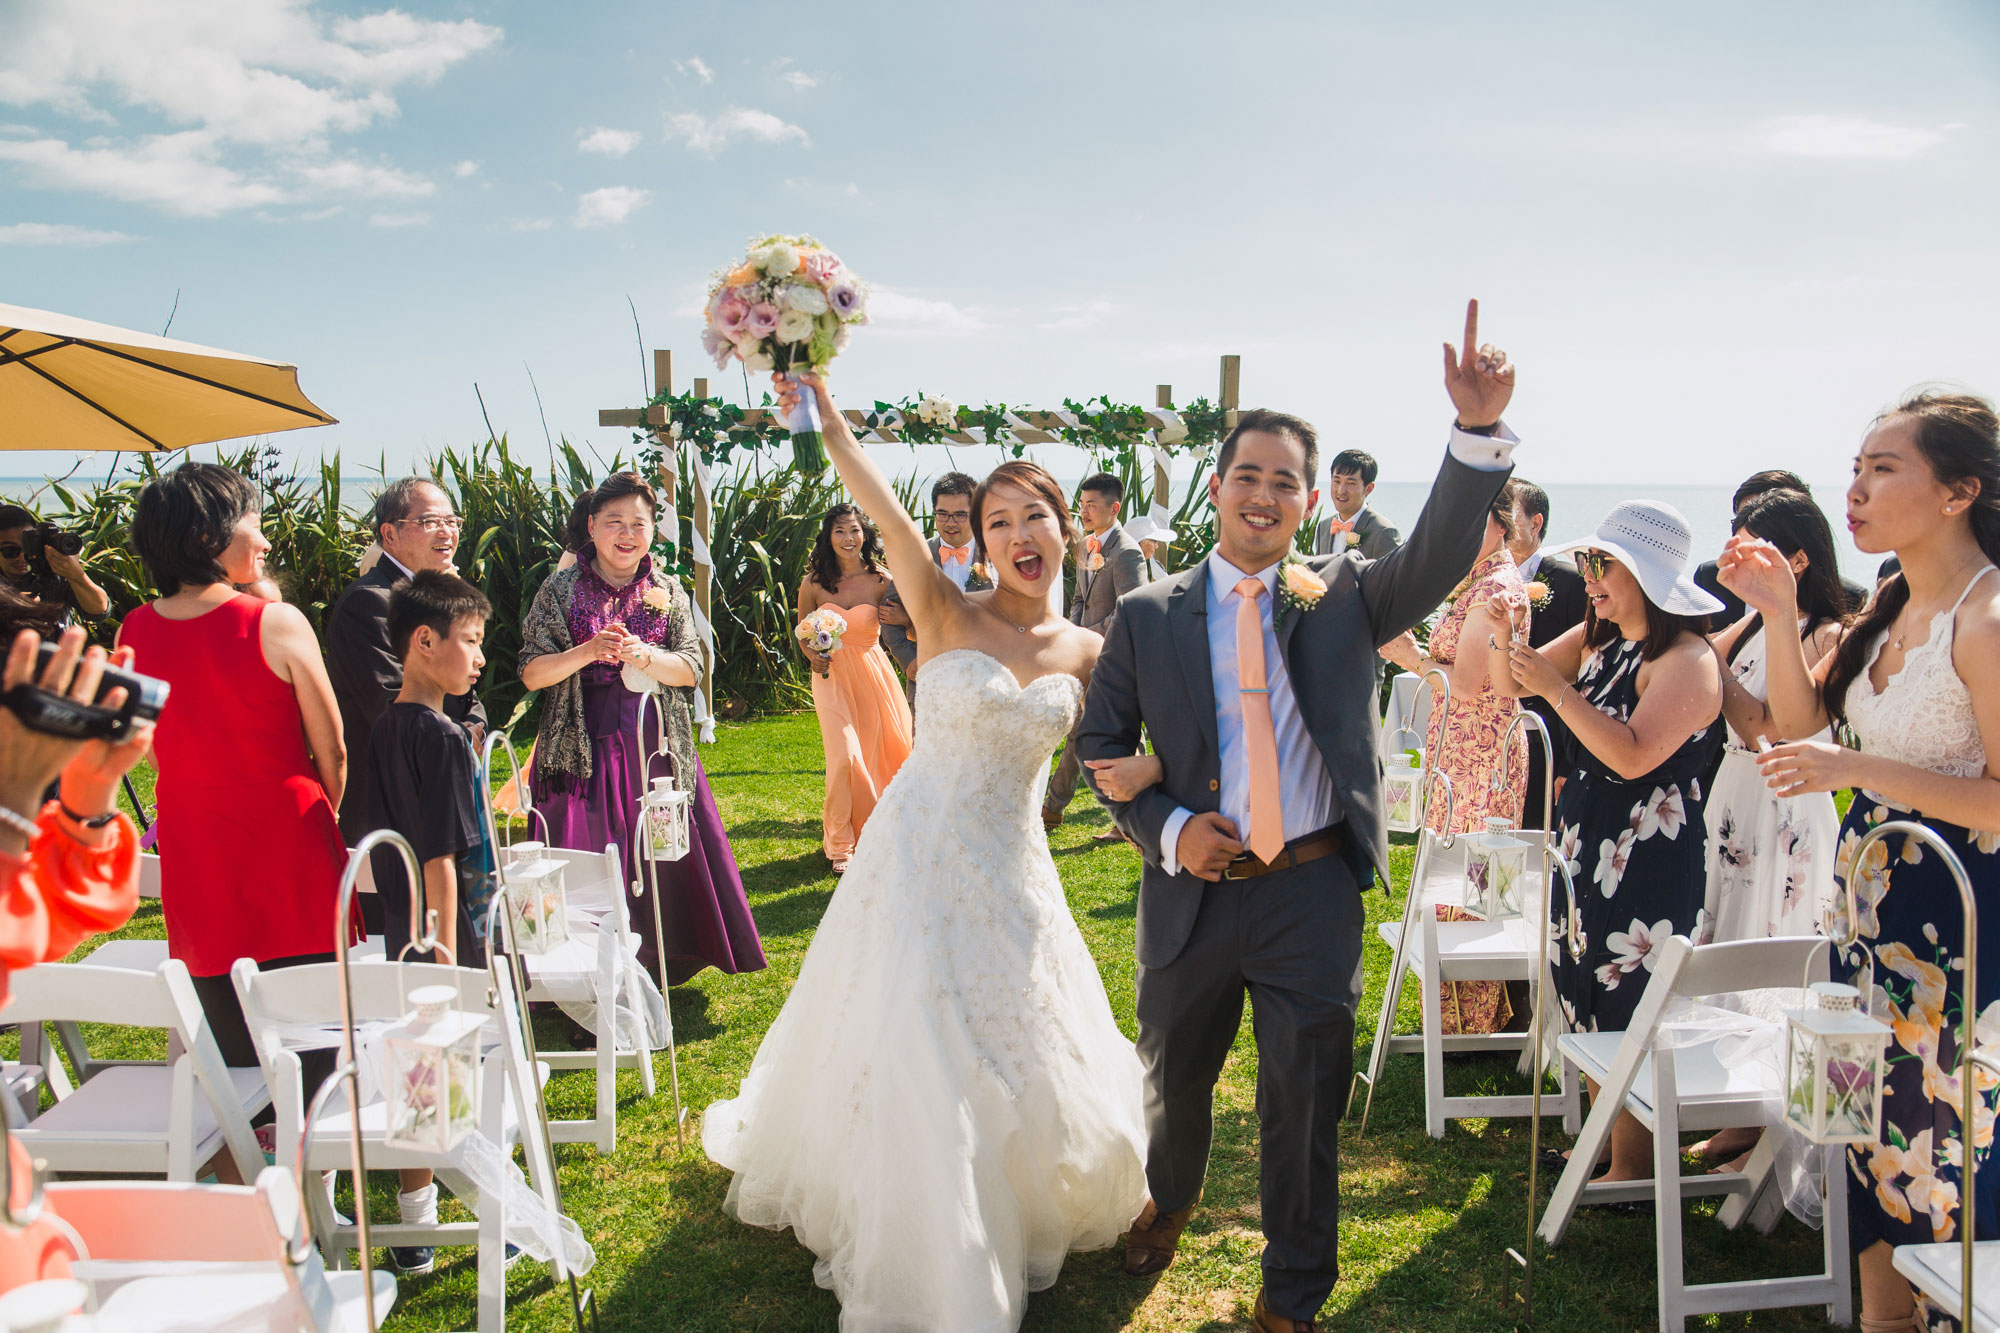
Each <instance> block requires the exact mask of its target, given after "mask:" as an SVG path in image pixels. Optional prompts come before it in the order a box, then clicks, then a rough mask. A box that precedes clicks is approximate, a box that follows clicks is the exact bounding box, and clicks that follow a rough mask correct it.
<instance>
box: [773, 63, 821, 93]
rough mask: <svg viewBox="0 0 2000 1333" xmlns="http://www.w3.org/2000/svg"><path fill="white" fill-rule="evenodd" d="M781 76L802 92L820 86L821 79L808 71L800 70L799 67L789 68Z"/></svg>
mask: <svg viewBox="0 0 2000 1333" xmlns="http://www.w3.org/2000/svg"><path fill="white" fill-rule="evenodd" d="M781 77H782V78H783V79H784V80H785V82H786V83H789V84H791V85H792V87H794V88H796V89H798V90H799V91H800V92H804V91H805V90H806V89H808V88H817V87H819V80H818V79H815V78H814V77H813V76H812V75H810V74H808V73H806V72H805V71H804V70H798V69H794V70H788V71H786V72H785V74H783V75H782V76H781Z"/></svg>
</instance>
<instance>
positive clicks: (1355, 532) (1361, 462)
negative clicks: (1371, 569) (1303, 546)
mask: <svg viewBox="0 0 2000 1333" xmlns="http://www.w3.org/2000/svg"><path fill="white" fill-rule="evenodd" d="M1327 471H1328V474H1329V480H1330V484H1329V485H1328V486H1327V488H1326V497H1327V499H1329V500H1331V501H1333V512H1332V513H1331V514H1329V515H1327V516H1326V517H1325V518H1323V519H1321V520H1320V521H1319V525H1318V526H1317V527H1315V528H1314V529H1313V554H1314V555H1340V554H1343V553H1344V552H1347V551H1350V550H1353V551H1359V552H1361V554H1362V556H1363V557H1365V558H1366V559H1369V560H1380V559H1381V558H1382V557H1383V556H1385V555H1387V554H1389V552H1391V551H1393V550H1395V549H1396V548H1397V547H1398V546H1401V545H1402V544H1403V534H1402V533H1400V532H1398V531H1396V527H1395V525H1394V524H1392V523H1390V522H1389V520H1387V519H1385V518H1383V517H1382V516H1381V515H1380V514H1378V513H1376V512H1375V511H1374V510H1372V509H1370V508H1369V507H1368V497H1369V496H1371V495H1373V494H1374V493H1375V475H1376V472H1377V468H1376V464H1375V455H1373V454H1364V453H1362V452H1361V451H1360V450H1359V449H1343V450H1341V451H1340V452H1339V453H1337V454H1335V455H1334V456H1333V464H1332V466H1331V467H1329V468H1328V469H1327Z"/></svg>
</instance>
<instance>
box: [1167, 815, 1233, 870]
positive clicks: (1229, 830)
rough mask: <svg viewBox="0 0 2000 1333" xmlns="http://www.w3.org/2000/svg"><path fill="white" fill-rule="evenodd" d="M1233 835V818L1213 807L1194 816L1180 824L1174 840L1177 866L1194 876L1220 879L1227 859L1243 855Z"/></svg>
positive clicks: (1227, 866) (1228, 861)
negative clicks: (1178, 832)
mask: <svg viewBox="0 0 2000 1333" xmlns="http://www.w3.org/2000/svg"><path fill="white" fill-rule="evenodd" d="M1236 834H1237V829H1236V821H1235V820H1233V819H1231V818H1229V817H1228V816H1227V815H1220V814H1217V813H1216V812H1215V811H1213V810H1210V811H1208V812H1206V813H1204V814H1198V815H1195V816H1193V817H1192V818H1190V819H1189V820H1188V821H1187V823H1185V824H1183V825H1181V836H1180V838H1179V839H1178V840H1177V841H1176V842H1175V843H1174V857H1175V859H1176V860H1178V861H1179V862H1180V866H1181V869H1183V870H1185V871H1187V872H1188V873H1189V874H1190V875H1193V876H1194V877H1195V878H1196V879H1205V880H1208V881H1209V882H1210V883H1213V882H1214V881H1216V880H1219V879H1221V878H1222V872H1223V871H1224V870H1226V869H1228V868H1229V863H1230V862H1231V861H1234V860H1235V859H1236V858H1237V857H1238V856H1241V855H1242V854H1243V843H1242V842H1241V840H1239V839H1238V838H1237V836H1236Z"/></svg>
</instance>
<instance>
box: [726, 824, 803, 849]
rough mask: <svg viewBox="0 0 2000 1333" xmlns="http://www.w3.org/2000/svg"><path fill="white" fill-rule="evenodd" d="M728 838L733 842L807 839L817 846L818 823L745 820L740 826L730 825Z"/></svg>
mask: <svg viewBox="0 0 2000 1333" xmlns="http://www.w3.org/2000/svg"><path fill="white" fill-rule="evenodd" d="M729 836H730V838H731V840H733V841H744V840H747V839H750V838H807V839H810V840H811V841H812V842H813V843H814V844H817V843H818V842H819V839H820V822H819V821H818V820H817V819H746V820H744V821H743V822H742V823H740V824H731V825H730V826H729Z"/></svg>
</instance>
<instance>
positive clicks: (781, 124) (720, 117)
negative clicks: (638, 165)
mask: <svg viewBox="0 0 2000 1333" xmlns="http://www.w3.org/2000/svg"><path fill="white" fill-rule="evenodd" d="M667 138H668V139H681V140H684V141H685V142H686V143H687V146H688V147H689V148H692V149H693V150H694V151H695V152H697V153H702V154H705V155H706V156H709V157H713V156H715V155H716V154H717V153H719V152H721V151H722V150H723V149H724V148H726V147H727V146H728V145H729V141H730V140H731V139H737V138H745V139H755V140H757V141H758V142H759V143H796V144H798V145H799V146H800V147H802V148H804V147H811V145H812V139H811V138H810V137H809V136H808V135H807V134H806V132H805V131H804V130H803V129H800V128H799V127H798V126H797V125H793V124H791V123H790V122H789V121H785V120H782V119H780V118H779V117H777V116H774V115H772V114H771V113H770V112H768V111H758V110H756V109H755V108H752V107H740V106H739V107H730V108H729V109H728V110H727V111H723V112H721V113H719V114H717V115H713V116H704V115H702V114H700V113H699V112H695V111H683V112H681V113H680V114H678V115H673V116H668V117H667Z"/></svg>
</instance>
